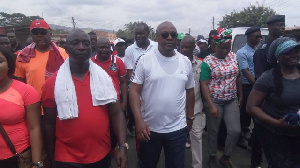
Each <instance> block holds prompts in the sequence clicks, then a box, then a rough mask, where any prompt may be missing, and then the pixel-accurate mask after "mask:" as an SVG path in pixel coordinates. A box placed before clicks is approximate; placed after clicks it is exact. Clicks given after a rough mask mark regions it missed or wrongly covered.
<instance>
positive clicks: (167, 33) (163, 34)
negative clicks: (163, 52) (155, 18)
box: [160, 32, 178, 39]
mask: <svg viewBox="0 0 300 168" xmlns="http://www.w3.org/2000/svg"><path fill="white" fill-rule="evenodd" d="M170 35H171V37H172V38H177V35H178V34H177V32H162V33H160V36H161V37H162V38H163V39H166V38H168V37H169V36H170Z"/></svg>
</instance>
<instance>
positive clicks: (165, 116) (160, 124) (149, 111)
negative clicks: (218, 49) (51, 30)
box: [132, 49, 195, 133]
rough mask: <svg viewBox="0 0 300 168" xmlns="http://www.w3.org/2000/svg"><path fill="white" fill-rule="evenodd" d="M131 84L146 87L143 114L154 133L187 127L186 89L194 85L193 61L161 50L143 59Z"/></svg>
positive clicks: (143, 90)
mask: <svg viewBox="0 0 300 168" xmlns="http://www.w3.org/2000/svg"><path fill="white" fill-rule="evenodd" d="M132 82H133V83H136V84H143V89H142V93H141V102H142V105H141V112H142V116H143V119H144V121H145V122H146V123H147V124H148V126H149V127H150V130H151V131H154V132H158V133H169V132H174V131H177V130H180V129H182V128H184V127H186V114H185V105H186V89H190V88H193V87H194V86H195V81H194V76H193V71H192V64H191V61H190V60H189V59H188V58H187V57H186V56H183V55H182V54H180V53H178V52H176V54H175V55H174V56H172V57H165V56H163V55H161V53H160V52H159V51H158V49H155V50H154V51H151V52H148V53H147V54H145V55H143V56H142V57H140V59H139V61H138V62H137V66H136V68H135V70H134V73H133V77H132Z"/></svg>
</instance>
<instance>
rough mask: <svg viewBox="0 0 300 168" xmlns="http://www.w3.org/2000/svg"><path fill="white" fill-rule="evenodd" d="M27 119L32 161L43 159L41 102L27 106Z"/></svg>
mask: <svg viewBox="0 0 300 168" xmlns="http://www.w3.org/2000/svg"><path fill="white" fill-rule="evenodd" d="M25 111H26V121H27V127H28V130H29V137H30V146H31V152H32V162H39V161H42V132H41V104H40V102H37V103H34V104H31V105H28V106H25Z"/></svg>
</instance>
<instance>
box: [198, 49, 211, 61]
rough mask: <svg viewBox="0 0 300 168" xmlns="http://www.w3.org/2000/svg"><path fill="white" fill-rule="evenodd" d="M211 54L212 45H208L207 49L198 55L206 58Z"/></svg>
mask: <svg viewBox="0 0 300 168" xmlns="http://www.w3.org/2000/svg"><path fill="white" fill-rule="evenodd" d="M210 54H212V51H211V47H208V48H207V49H204V50H201V51H200V53H199V55H197V56H198V58H202V59H204V58H205V57H206V56H208V55H210Z"/></svg>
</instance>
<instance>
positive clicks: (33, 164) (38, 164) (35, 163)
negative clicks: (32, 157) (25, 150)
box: [31, 161, 44, 168]
mask: <svg viewBox="0 0 300 168" xmlns="http://www.w3.org/2000/svg"><path fill="white" fill-rule="evenodd" d="M31 166H37V167H39V168H43V167H44V164H43V162H42V161H39V162H33V163H32V164H31Z"/></svg>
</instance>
